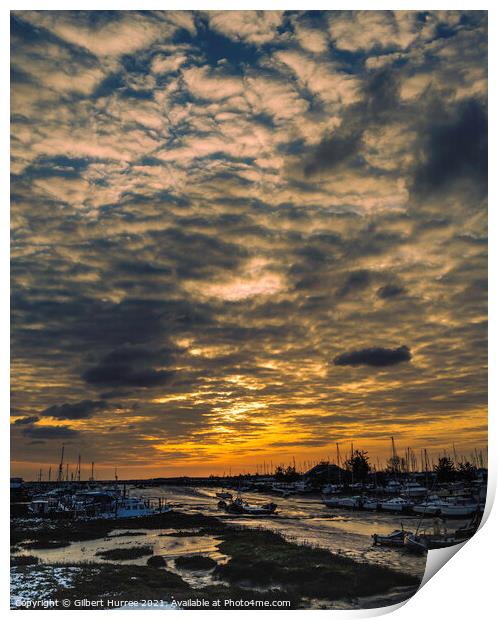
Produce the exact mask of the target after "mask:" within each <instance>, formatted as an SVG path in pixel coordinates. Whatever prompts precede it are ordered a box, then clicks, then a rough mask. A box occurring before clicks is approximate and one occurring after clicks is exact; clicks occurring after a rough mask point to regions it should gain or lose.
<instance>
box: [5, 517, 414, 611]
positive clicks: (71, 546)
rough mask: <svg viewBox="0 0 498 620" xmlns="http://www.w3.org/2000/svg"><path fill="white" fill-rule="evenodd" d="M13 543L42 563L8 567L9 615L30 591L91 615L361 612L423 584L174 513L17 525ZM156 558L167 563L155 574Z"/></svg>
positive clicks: (262, 533) (258, 532) (267, 535)
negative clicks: (86, 607) (255, 608)
mask: <svg viewBox="0 0 498 620" xmlns="http://www.w3.org/2000/svg"><path fill="white" fill-rule="evenodd" d="M137 536H140V545H139V546H138V545H137V542H138V541H137ZM12 543H13V544H15V545H16V548H17V549H20V551H17V552H16V554H15V555H14V556H13V557H14V558H21V557H22V554H25V555H28V554H29V555H30V556H34V557H37V556H39V560H40V562H39V563H32V564H31V563H30V564H23V560H20V559H19V560H14V564H16V566H14V567H13V568H12V573H13V588H12V592H13V596H14V599H15V601H14V603H13V606H14V607H19V605H18V604H17V603H16V601H19V600H22V599H23V598H26V597H27V598H29V596H32V593H30V590H29V588H31V587H32V585H33V583H35V582H39V586H40V592H41V593H43V592H44V591H45V590H46V591H49V594H50V597H51V598H54V597H55V598H60V599H61V600H62V599H66V600H69V601H71V606H74V607H75V608H76V605H77V603H76V601H78V600H80V599H81V598H86V599H88V600H89V601H95V602H97V603H96V606H95V608H96V609H98V608H106V607H113V606H114V605H116V604H118V603H117V602H118V601H120V600H124V599H123V597H125V598H126V600H134V599H136V600H137V601H139V600H143V599H148V598H151V599H154V600H160V601H163V602H164V604H171V603H172V602H174V601H175V600H177V599H178V600H187V599H191V598H192V597H194V598H195V597H197V598H200V599H202V600H203V601H204V603H203V607H204V608H210V607H213V608H215V607H216V608H219V607H223V606H224V605H223V604H222V603H220V602H219V601H220V600H230V599H234V598H235V599H237V600H240V601H242V602H243V603H241V604H244V601H245V602H246V603H247V604H249V603H248V602H249V601H251V600H258V601H262V602H264V601H267V602H268V604H269V605H270V606H273V605H277V604H279V602H281V601H288V603H285V605H284V607H285V608H294V609H297V608H301V609H307V608H310V607H314V608H317V607H318V608H320V607H321V608H336V609H338V608H355V607H356V608H357V607H358V606H359V602H358V601H359V600H360V599H361V598H362V597H363V598H364V597H386V600H387V599H388V600H390V601H392V599H393V598H394V599H395V600H394V601H393V602H398V601H401V600H405V599H406V598H408V597H409V596H410V595H411V594H412V592H413V591H415V590H416V588H417V587H418V585H419V582H420V579H419V578H417V577H416V576H413V575H409V574H405V573H403V572H400V571H395V570H392V569H390V568H385V567H381V566H377V565H374V564H369V563H366V562H357V561H355V560H354V559H351V558H348V557H346V556H344V555H340V554H337V553H332V552H331V551H329V550H327V549H320V548H316V547H312V546H309V545H304V544H300V543H297V542H291V541H289V540H287V539H286V538H284V537H283V536H282V535H280V534H278V533H274V532H271V531H268V530H264V529H252V528H251V529H249V528H243V527H237V526H234V525H232V524H228V523H227V522H226V521H223V520H222V519H218V518H216V517H213V516H205V515H200V514H183V513H180V512H170V513H165V514H162V515H156V516H154V517H147V518H140V519H133V520H130V519H122V520H112V521H104V520H95V521H87V522H72V523H70V524H69V523H67V522H61V521H55V522H52V521H48V522H47V521H40V520H14V522H13V523H12ZM137 549H139V551H140V553H139V552H138V551H137ZM106 550H107V552H106ZM109 550H114V551H113V552H112V553H109ZM153 556H154V557H162V558H163V559H164V563H163V564H162V565H161V563H157V565H156V566H151V564H150V563H149V560H150V558H151V557H153ZM193 556H194V557H195V559H194V558H193ZM182 557H183V558H184V559H183V560H182V559H180V560H179V561H178V559H179V558H182ZM130 558H134V559H132V560H131V559H130ZM185 558H189V559H185ZM117 559H122V562H117V561H116V560H117ZM30 561H31V562H33V560H30ZM75 575H77V578H73V577H74V576H75ZM71 576H73V577H71ZM44 589H45V590H44ZM37 598H40V595H37ZM104 599H105V600H108V601H111V602H110V603H106V604H105V607H101V606H100V603H98V601H103V600H104ZM261 604H263V603H261ZM228 607H230V605H228ZM230 608H233V607H230Z"/></svg>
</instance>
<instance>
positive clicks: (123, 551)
mask: <svg viewBox="0 0 498 620" xmlns="http://www.w3.org/2000/svg"><path fill="white" fill-rule="evenodd" d="M152 553H153V549H152V547H151V546H150V545H141V546H138V547H116V548H115V549H106V550H105V551H99V552H98V553H96V554H95V555H98V556H99V557H101V558H103V559H104V560H136V559H137V558H143V557H144V555H151V554H152Z"/></svg>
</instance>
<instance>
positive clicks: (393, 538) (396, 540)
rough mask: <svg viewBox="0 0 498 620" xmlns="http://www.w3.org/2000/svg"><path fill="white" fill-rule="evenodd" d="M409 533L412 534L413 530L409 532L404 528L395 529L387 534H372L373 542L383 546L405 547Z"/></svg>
mask: <svg viewBox="0 0 498 620" xmlns="http://www.w3.org/2000/svg"><path fill="white" fill-rule="evenodd" d="M407 534H412V532H407V531H406V530H404V529H403V528H401V529H400V530H394V531H393V532H391V533H390V534H388V535H387V536H382V535H381V534H372V538H373V544H374V545H378V546H381V547H403V546H404V544H405V536H406V535H407Z"/></svg>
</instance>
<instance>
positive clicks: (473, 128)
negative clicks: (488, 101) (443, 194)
mask: <svg viewBox="0 0 498 620" xmlns="http://www.w3.org/2000/svg"><path fill="white" fill-rule="evenodd" d="M444 112H445V114H441V112H439V113H436V114H434V115H433V116H429V120H430V121H432V122H431V124H430V125H429V126H428V128H427V131H426V134H425V136H424V137H423V141H422V158H421V161H420V163H419V165H418V168H417V169H416V170H415V173H414V180H413V190H414V192H415V193H416V194H422V195H423V194H430V193H432V192H436V191H440V190H443V189H445V188H446V187H447V186H449V185H451V184H453V183H455V182H459V181H462V180H469V181H472V182H473V188H474V190H475V191H477V192H478V193H479V194H480V195H485V194H486V193H487V181H488V115H487V111H486V109H485V107H484V105H483V104H482V103H481V102H480V101H478V100H477V99H469V100H467V101H464V102H462V103H460V104H459V105H458V106H457V107H456V109H455V110H451V109H449V110H448V109H444Z"/></svg>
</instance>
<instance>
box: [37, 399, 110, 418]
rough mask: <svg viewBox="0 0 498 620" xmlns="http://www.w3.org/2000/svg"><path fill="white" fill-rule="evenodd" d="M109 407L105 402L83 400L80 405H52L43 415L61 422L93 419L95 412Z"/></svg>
mask: <svg viewBox="0 0 498 620" xmlns="http://www.w3.org/2000/svg"><path fill="white" fill-rule="evenodd" d="M107 405H108V403H107V402H106V401H105V400H82V401H80V402H78V403H64V404H63V405H52V406H51V407H47V408H46V409H44V411H43V412H42V414H41V415H43V416H45V417H51V418H57V419H59V420H82V419H86V418H91V417H92V416H93V414H94V413H95V412H97V411H100V410H102V409H105V408H106V407H107Z"/></svg>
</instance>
